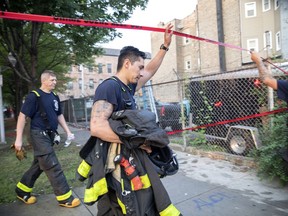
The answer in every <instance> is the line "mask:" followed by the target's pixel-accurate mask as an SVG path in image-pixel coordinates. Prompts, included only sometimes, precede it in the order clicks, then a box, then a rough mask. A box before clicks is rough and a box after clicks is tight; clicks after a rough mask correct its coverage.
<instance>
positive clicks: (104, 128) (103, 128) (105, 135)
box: [90, 121, 122, 143]
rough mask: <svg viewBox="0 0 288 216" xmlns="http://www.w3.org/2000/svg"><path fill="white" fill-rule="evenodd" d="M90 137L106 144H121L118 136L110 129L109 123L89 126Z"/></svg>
mask: <svg viewBox="0 0 288 216" xmlns="http://www.w3.org/2000/svg"><path fill="white" fill-rule="evenodd" d="M90 132H91V136H95V137H98V138H99V139H101V140H103V141H106V142H115V143H122V142H121V140H120V139H119V137H118V135H117V134H115V133H114V131H113V130H112V129H111V127H110V125H109V122H108V121H107V122H102V123H100V124H97V123H93V122H92V121H91V124H90Z"/></svg>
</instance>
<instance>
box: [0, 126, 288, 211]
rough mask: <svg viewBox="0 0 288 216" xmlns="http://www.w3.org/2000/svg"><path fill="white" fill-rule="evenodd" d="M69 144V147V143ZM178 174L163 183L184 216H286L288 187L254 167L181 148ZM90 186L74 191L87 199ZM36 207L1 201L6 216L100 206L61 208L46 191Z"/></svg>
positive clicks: (83, 135)
mask: <svg viewBox="0 0 288 216" xmlns="http://www.w3.org/2000/svg"><path fill="white" fill-rule="evenodd" d="M71 129H72V130H73V132H74V133H75V137H76V139H75V141H74V142H73V143H72V144H71V145H75V144H78V145H81V144H84V143H85V142H86V140H87V139H88V138H89V132H88V131H87V130H82V129H76V128H71ZM68 148H69V147H68ZM176 153H177V157H178V161H179V164H180V170H179V172H178V173H177V174H176V175H174V176H170V177H166V178H164V179H163V180H162V181H163V183H164V185H165V187H166V189H167V191H168V193H169V195H170V198H171V200H172V202H173V204H174V205H175V206H176V207H177V208H178V209H179V210H180V211H181V213H182V214H183V215H184V216H204V215H205V216H207V215H213V216H232V215H234V216H245V215H246V216H287V215H288V187H285V188H281V187H280V186H279V185H278V184H277V183H269V182H266V181H260V180H259V178H258V177H257V176H256V173H255V171H254V170H252V169H250V168H249V167H245V166H236V165H233V164H231V163H230V162H227V161H222V160H213V159H210V158H206V157H201V156H198V155H191V154H188V153H185V152H180V151H176ZM84 190H85V188H75V189H73V193H74V195H75V197H79V198H80V199H81V201H83V194H84ZM37 198H38V201H37V203H36V204H34V205H30V206H28V205H25V204H23V203H22V202H20V201H18V200H17V201H16V202H14V203H11V204H1V205H0V215H1V216H6V215H7V216H16V215H17V216H31V215H38V214H39V215H41V216H48V215H49V216H54V215H55V216H64V215H67V216H68V215H69V216H74V215H75V216H76V215H77V216H79V215H81V216H93V215H97V209H96V204H95V205H93V206H86V205H85V204H83V203H82V205H81V206H79V207H77V208H75V209H67V208H63V207H60V206H58V204H57V201H56V199H55V196H54V195H53V194H51V195H41V196H39V197H37Z"/></svg>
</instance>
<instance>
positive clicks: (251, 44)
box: [247, 39, 258, 52]
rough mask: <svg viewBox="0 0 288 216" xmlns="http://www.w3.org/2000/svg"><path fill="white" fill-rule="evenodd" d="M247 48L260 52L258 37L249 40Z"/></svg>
mask: <svg viewBox="0 0 288 216" xmlns="http://www.w3.org/2000/svg"><path fill="white" fill-rule="evenodd" d="M247 49H248V50H252V51H256V52H258V39H249V40H247Z"/></svg>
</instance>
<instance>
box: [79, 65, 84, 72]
mask: <svg viewBox="0 0 288 216" xmlns="http://www.w3.org/2000/svg"><path fill="white" fill-rule="evenodd" d="M82 71H83V65H81V64H80V65H78V72H79V73H81V72H82Z"/></svg>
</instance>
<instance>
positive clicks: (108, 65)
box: [107, 63, 112, 73]
mask: <svg viewBox="0 0 288 216" xmlns="http://www.w3.org/2000/svg"><path fill="white" fill-rule="evenodd" d="M107 72H108V73H112V64H110V63H108V64H107Z"/></svg>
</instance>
